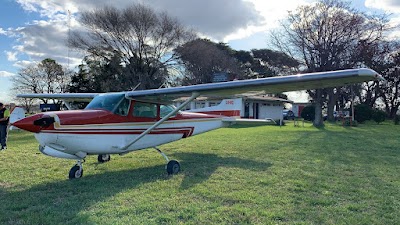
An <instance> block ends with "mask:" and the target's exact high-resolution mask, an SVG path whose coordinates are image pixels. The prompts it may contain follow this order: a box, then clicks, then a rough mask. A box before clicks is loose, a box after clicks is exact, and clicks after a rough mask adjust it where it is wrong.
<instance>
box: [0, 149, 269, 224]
mask: <svg viewBox="0 0 400 225" xmlns="http://www.w3.org/2000/svg"><path fill="white" fill-rule="evenodd" d="M175 156H176V157H177V158H178V159H180V160H182V162H181V164H182V167H184V169H183V171H182V173H181V174H183V176H184V178H183V181H182V184H181V188H182V189H186V188H190V187H192V186H194V185H196V184H198V183H201V182H204V181H206V180H207V179H208V178H209V177H210V176H211V174H212V173H214V172H215V170H216V169H217V168H218V167H221V166H223V167H237V168H243V169H249V170H254V169H256V170H265V169H267V168H268V167H269V166H270V164H269V163H260V162H255V161H252V160H246V159H239V158H234V157H227V158H225V157H219V156H217V155H214V154H196V153H179V154H176V155H175ZM110 163H112V162H110ZM160 171H164V165H159V166H154V167H147V168H141V169H136V170H125V171H117V172H105V173H103V174H96V175H89V176H84V177H82V178H81V179H76V180H62V181H57V182H52V183H45V184H40V185H37V186H33V187H30V188H27V189H23V188H22V187H18V188H15V187H14V188H12V187H6V186H4V185H3V186H2V185H0V199H1V204H0V224H90V221H89V216H85V215H81V214H80V212H81V211H83V210H85V209H88V208H90V207H91V206H92V205H93V204H96V203H98V202H102V201H104V200H107V199H109V198H110V197H112V196H114V195H116V194H118V193H120V192H121V191H123V190H125V189H131V188H135V187H137V186H139V185H141V184H144V183H152V182H155V181H158V180H168V179H171V178H172V179H173V177H172V176H167V175H166V174H161V173H160ZM49 173H51V170H50V171H49ZM171 182H175V181H171Z"/></svg>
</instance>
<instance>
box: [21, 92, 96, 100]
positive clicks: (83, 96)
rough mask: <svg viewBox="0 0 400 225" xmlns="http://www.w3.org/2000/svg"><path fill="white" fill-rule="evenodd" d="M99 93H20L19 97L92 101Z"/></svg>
mask: <svg viewBox="0 0 400 225" xmlns="http://www.w3.org/2000/svg"><path fill="white" fill-rule="evenodd" d="M97 95H99V93H55V94H19V95H17V97H19V98H43V99H60V100H68V101H78V102H90V101H91V100H92V99H93V98H94V97H96V96H97Z"/></svg>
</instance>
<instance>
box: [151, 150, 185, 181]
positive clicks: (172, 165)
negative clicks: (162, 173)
mask: <svg viewBox="0 0 400 225" xmlns="http://www.w3.org/2000/svg"><path fill="white" fill-rule="evenodd" d="M153 148H154V149H155V150H157V152H159V153H160V154H161V155H162V156H163V157H164V159H165V160H167V162H168V163H167V165H166V166H165V169H166V170H167V173H168V175H174V174H177V173H179V171H180V170H181V165H180V164H179V162H178V161H176V160H169V159H168V157H167V155H165V154H164V152H162V151H161V150H160V149H158V148H157V147H153Z"/></svg>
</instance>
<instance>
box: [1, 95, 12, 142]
mask: <svg viewBox="0 0 400 225" xmlns="http://www.w3.org/2000/svg"><path fill="white" fill-rule="evenodd" d="M9 120H10V110H8V109H7V108H6V107H5V106H4V104H3V103H1V102H0V142H1V149H0V150H4V149H6V148H7V143H6V140H7V127H8V122H9Z"/></svg>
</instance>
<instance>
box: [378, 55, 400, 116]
mask: <svg viewBox="0 0 400 225" xmlns="http://www.w3.org/2000/svg"><path fill="white" fill-rule="evenodd" d="M386 62H387V64H386V65H387V67H386V69H385V70H384V71H382V72H381V74H382V75H383V77H384V78H385V80H386V81H385V82H380V85H379V93H380V97H381V99H382V101H383V103H384V105H385V111H386V113H387V114H388V115H389V118H394V117H395V116H396V113H397V111H398V110H399V107H400V52H398V51H397V52H395V53H393V54H391V55H389V57H388V58H387V61H386Z"/></svg>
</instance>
